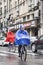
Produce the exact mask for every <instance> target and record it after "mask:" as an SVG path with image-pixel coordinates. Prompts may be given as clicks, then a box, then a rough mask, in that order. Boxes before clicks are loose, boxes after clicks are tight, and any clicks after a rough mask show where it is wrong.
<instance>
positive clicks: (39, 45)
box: [31, 35, 43, 53]
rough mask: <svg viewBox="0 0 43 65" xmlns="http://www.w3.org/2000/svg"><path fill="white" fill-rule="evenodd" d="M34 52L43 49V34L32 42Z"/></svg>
mask: <svg viewBox="0 0 43 65" xmlns="http://www.w3.org/2000/svg"><path fill="white" fill-rule="evenodd" d="M31 49H32V52H34V53H35V52H37V50H38V49H43V35H41V36H40V37H39V38H38V39H37V40H35V41H34V42H33V43H32V44H31Z"/></svg>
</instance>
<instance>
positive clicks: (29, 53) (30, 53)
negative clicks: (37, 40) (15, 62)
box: [0, 51, 39, 56]
mask: <svg viewBox="0 0 43 65" xmlns="http://www.w3.org/2000/svg"><path fill="white" fill-rule="evenodd" d="M0 53H3V54H12V55H17V56H18V53H17V52H15V53H13V52H8V51H0ZM27 54H28V55H39V54H37V53H32V52H28V53H27Z"/></svg>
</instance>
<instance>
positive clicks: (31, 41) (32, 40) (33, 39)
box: [28, 36, 37, 49]
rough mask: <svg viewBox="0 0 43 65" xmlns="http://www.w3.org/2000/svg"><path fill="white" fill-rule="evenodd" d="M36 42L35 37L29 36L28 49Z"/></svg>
mask: <svg viewBox="0 0 43 65" xmlns="http://www.w3.org/2000/svg"><path fill="white" fill-rule="evenodd" d="M36 40H37V37H36V36H30V45H29V46H28V49H31V45H32V43H33V42H34V41H36Z"/></svg>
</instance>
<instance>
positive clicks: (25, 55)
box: [21, 46, 27, 61]
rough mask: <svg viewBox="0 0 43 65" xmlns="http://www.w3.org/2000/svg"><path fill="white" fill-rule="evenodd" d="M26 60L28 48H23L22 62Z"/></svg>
mask: <svg viewBox="0 0 43 65" xmlns="http://www.w3.org/2000/svg"><path fill="white" fill-rule="evenodd" d="M26 58H27V48H26V46H23V47H22V48H21V60H22V61H26Z"/></svg>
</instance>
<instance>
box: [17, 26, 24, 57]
mask: <svg viewBox="0 0 43 65" xmlns="http://www.w3.org/2000/svg"><path fill="white" fill-rule="evenodd" d="M20 30H24V27H23V26H22V25H21V26H20ZM21 47H22V45H21V44H19V46H18V53H19V57H20V56H21V55H20V53H21Z"/></svg>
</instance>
